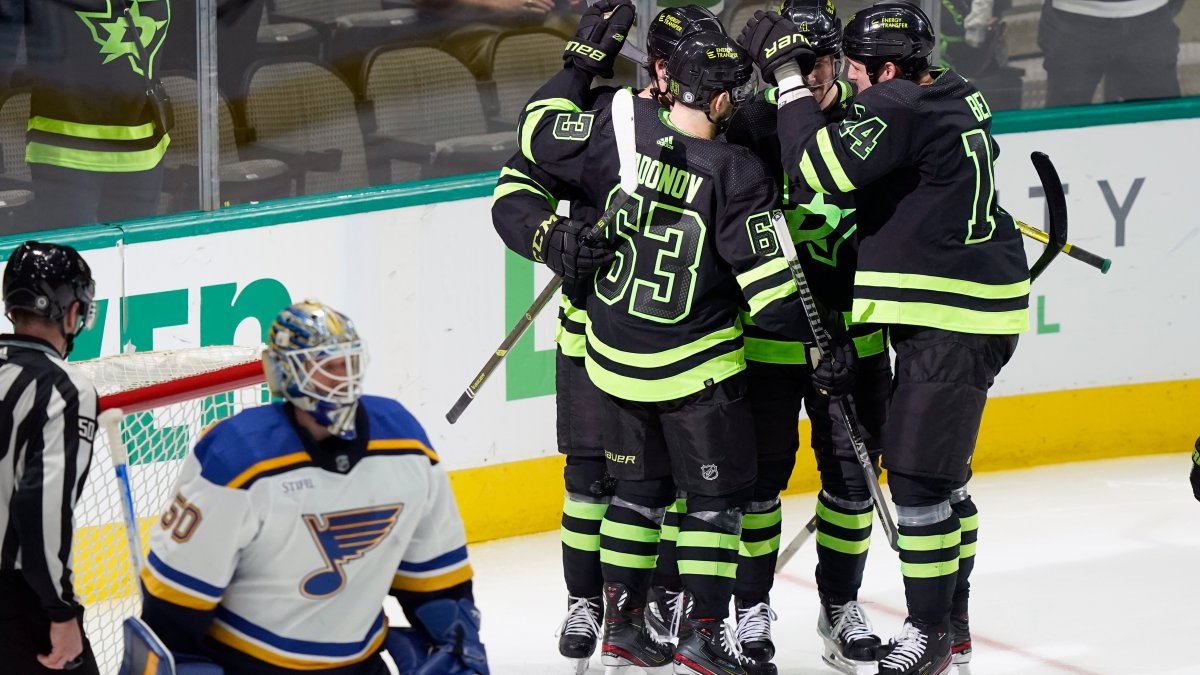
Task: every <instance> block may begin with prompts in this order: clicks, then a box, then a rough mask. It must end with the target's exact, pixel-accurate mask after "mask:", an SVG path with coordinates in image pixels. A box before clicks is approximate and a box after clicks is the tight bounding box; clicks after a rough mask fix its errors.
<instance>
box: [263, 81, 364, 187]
mask: <svg viewBox="0 0 1200 675" xmlns="http://www.w3.org/2000/svg"><path fill="white" fill-rule="evenodd" d="M245 108H246V122H247V124H248V125H249V127H250V131H251V132H252V137H253V142H252V143H251V144H250V145H249V146H248V147H247V148H246V149H245V150H246V151H245V152H244V153H243V156H245V155H246V154H247V153H249V154H251V156H252V157H253V158H255V159H263V158H269V159H278V160H282V161H283V162H285V163H286V164H287V165H288V168H289V169H290V170H291V172H292V176H293V177H294V178H295V180H296V182H297V188H296V190H297V191H296V193H297V194H318V193H322V192H334V191H338V190H348V189H352V188H360V187H363V186H366V185H367V184H368V181H367V163H366V154H365V151H364V148H363V133H362V128H361V126H360V125H359V119H358V109H357V107H356V104H355V99H354V94H353V93H352V92H351V91H350V87H349V86H348V85H347V84H346V82H345V81H344V80H343V79H342V78H341V77H339V76H338V75H337V74H336V73H334V72H332V71H331V70H329V69H328V68H326V67H324V66H322V65H320V64H317V63H315V62H312V61H266V62H263V63H260V64H256V65H254V66H252V67H251V70H250V74H249V76H248V78H247V84H246V105H245Z"/></svg>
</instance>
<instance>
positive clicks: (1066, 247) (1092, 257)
mask: <svg viewBox="0 0 1200 675" xmlns="http://www.w3.org/2000/svg"><path fill="white" fill-rule="evenodd" d="M1017 227H1018V228H1019V229H1020V230H1021V234H1023V235H1025V236H1026V237H1029V238H1030V239H1036V240H1038V241H1040V242H1042V243H1043V244H1050V243H1051V241H1050V239H1051V237H1050V235H1049V234H1047V233H1045V232H1043V231H1041V230H1039V229H1038V228H1036V227H1034V226H1033V225H1030V224H1029V223H1026V222H1024V221H1021V220H1018V221H1017ZM1062 252H1063V253H1066V254H1067V257H1069V258H1074V259H1076V260H1078V261H1079V262H1082V263H1084V264H1087V265H1091V266H1092V267H1095V268H1096V269H1098V270H1100V273H1101V274H1108V270H1109V269H1110V268H1111V267H1112V258H1104V257H1102V256H1099V255H1096V254H1095V253H1092V252H1091V251H1088V250H1086V249H1082V248H1079V247H1078V246H1076V245H1074V244H1071V243H1065V244H1063V247H1062Z"/></svg>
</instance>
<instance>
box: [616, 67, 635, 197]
mask: <svg viewBox="0 0 1200 675" xmlns="http://www.w3.org/2000/svg"><path fill="white" fill-rule="evenodd" d="M612 122H613V135H614V136H615V137H616V141H617V159H618V160H619V161H620V162H621V191H622V192H624V193H625V194H627V195H631V194H633V191H634V190H636V189H637V139H636V137H635V136H634V133H633V94H632V93H631V92H630V91H629V90H628V89H619V90H618V91H617V93H616V94H615V95H614V96H613V100H612Z"/></svg>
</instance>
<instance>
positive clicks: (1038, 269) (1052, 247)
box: [1029, 152, 1067, 280]
mask: <svg viewBox="0 0 1200 675" xmlns="http://www.w3.org/2000/svg"><path fill="white" fill-rule="evenodd" d="M1029 159H1030V161H1032V162H1033V168H1034V169H1036V170H1037V173H1038V178H1039V179H1040V180H1041V182H1042V192H1043V193H1044V194H1045V196H1046V208H1047V212H1048V213H1049V218H1050V222H1049V232H1047V234H1048V235H1049V237H1050V241H1049V243H1047V244H1046V250H1045V251H1043V252H1042V255H1041V256H1039V257H1038V259H1037V262H1035V263H1034V264H1033V266H1032V267H1030V268H1029V278H1030V279H1031V280H1033V279H1037V278H1038V276H1040V275H1041V273H1042V272H1043V271H1045V269H1046V267H1047V266H1049V265H1050V262H1051V261H1052V260H1054V258H1055V257H1057V256H1058V254H1059V253H1060V252H1062V249H1063V246H1065V245H1066V243H1067V196H1066V192H1065V191H1064V190H1063V185H1062V180H1061V179H1060V178H1059V176H1058V170H1057V169H1055V168H1054V163H1053V162H1051V161H1050V157H1049V155H1047V154H1046V153H1044V152H1034V153H1032V154H1030V155H1029Z"/></svg>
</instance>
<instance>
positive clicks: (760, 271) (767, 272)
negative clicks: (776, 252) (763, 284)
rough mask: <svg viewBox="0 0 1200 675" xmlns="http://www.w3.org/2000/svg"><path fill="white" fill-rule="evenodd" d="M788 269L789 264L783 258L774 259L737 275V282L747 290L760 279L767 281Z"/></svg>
mask: <svg viewBox="0 0 1200 675" xmlns="http://www.w3.org/2000/svg"><path fill="white" fill-rule="evenodd" d="M787 268H788V264H787V261H786V260H784V259H783V258H773V259H771V260H768V261H767V262H765V263H763V264H761V265H758V266H757V267H754V268H752V269H750V270H749V271H746V272H742V273H741V274H739V275H737V282H738V285H739V286H741V287H742V288H746V287H747V286H749V285H750V284H753V283H754V282H756V281H759V280H760V279H765V278H767V277H769V276H771V275H772V274H775V273H776V272H784V271H786V270H787Z"/></svg>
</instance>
